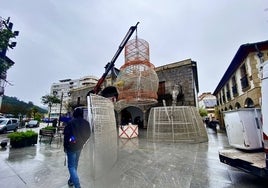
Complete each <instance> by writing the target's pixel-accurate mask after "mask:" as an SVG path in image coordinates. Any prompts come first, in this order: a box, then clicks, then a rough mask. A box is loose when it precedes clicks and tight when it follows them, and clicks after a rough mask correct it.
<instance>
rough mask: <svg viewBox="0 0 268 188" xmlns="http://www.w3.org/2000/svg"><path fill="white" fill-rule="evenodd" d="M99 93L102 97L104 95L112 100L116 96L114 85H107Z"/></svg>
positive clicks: (115, 98) (114, 99)
mask: <svg viewBox="0 0 268 188" xmlns="http://www.w3.org/2000/svg"><path fill="white" fill-rule="evenodd" d="M100 95H101V96H103V97H105V98H110V99H112V101H114V102H115V101H116V100H117V98H118V92H117V89H116V87H114V86H108V87H106V88H104V89H103V90H102V91H101V93H100Z"/></svg>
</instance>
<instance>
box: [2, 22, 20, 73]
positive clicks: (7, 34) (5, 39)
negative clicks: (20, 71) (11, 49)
mask: <svg viewBox="0 0 268 188" xmlns="http://www.w3.org/2000/svg"><path fill="white" fill-rule="evenodd" d="M0 24H1V20H0ZM15 37H16V35H15V34H14V33H13V32H12V31H11V30H9V29H6V28H4V27H0V51H1V52H2V51H4V50H6V49H7V48H8V45H9V44H8V43H9V40H10V39H11V38H15ZM12 65H13V64H10V63H6V62H5V59H4V57H1V56H0V75H3V74H4V73H6V71H7V70H8V69H9V68H10V67H11V66H12Z"/></svg>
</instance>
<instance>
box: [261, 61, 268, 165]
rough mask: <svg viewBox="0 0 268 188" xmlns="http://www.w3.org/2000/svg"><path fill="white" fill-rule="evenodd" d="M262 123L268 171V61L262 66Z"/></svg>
mask: <svg viewBox="0 0 268 188" xmlns="http://www.w3.org/2000/svg"><path fill="white" fill-rule="evenodd" d="M262 67H263V69H262V80H261V84H262V86H261V91H262V94H261V96H262V108H261V110H262V122H263V141H264V152H265V161H266V163H265V164H266V168H267V169H268V61H266V62H264V63H263V64H262Z"/></svg>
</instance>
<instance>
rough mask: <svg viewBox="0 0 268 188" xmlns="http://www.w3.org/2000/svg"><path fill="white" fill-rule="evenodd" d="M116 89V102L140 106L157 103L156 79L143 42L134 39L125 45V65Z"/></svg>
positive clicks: (146, 45)
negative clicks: (117, 94)
mask: <svg viewBox="0 0 268 188" xmlns="http://www.w3.org/2000/svg"><path fill="white" fill-rule="evenodd" d="M116 87H117V89H118V92H119V96H118V100H119V101H118V102H125V103H129V104H131V103H133V104H140V105H142V104H153V103H156V102H157V90H158V77H157V74H156V72H155V71H154V65H153V64H151V63H150V57H149V44H148V42H146V41H145V40H143V39H139V38H137V37H136V38H135V39H132V40H130V41H128V43H127V44H126V47H125V64H124V65H123V66H122V67H121V68H120V73H119V75H118V77H117V80H116Z"/></svg>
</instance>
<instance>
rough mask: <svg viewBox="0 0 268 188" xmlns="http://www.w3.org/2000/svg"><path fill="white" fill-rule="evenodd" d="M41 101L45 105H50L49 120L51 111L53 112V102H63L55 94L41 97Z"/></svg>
mask: <svg viewBox="0 0 268 188" xmlns="http://www.w3.org/2000/svg"><path fill="white" fill-rule="evenodd" d="M41 102H42V103H43V104H44V105H48V108H49V112H48V120H50V113H51V107H52V105H53V104H59V103H61V100H60V99H59V98H58V97H57V96H55V95H44V96H42V98H41ZM48 124H49V122H48Z"/></svg>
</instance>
